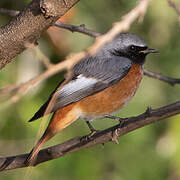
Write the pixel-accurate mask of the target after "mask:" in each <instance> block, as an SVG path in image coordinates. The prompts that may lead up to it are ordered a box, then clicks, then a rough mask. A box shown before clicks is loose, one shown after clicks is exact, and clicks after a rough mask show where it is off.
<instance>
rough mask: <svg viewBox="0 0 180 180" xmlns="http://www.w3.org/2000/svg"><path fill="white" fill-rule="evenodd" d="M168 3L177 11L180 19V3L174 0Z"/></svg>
mask: <svg viewBox="0 0 180 180" xmlns="http://www.w3.org/2000/svg"><path fill="white" fill-rule="evenodd" d="M168 4H169V6H171V7H172V8H173V9H174V10H175V11H176V13H177V15H178V19H179V21H180V5H179V4H176V3H175V2H174V1H173V0H168Z"/></svg>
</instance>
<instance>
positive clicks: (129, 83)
mask: <svg viewBox="0 0 180 180" xmlns="http://www.w3.org/2000/svg"><path fill="white" fill-rule="evenodd" d="M142 76H143V70H142V67H141V66H140V65H138V64H133V65H132V67H131V69H130V71H129V72H128V74H127V75H126V76H125V77H124V78H123V79H122V80H120V81H119V82H118V83H117V84H115V85H113V86H111V87H109V88H106V89H104V90H103V91H100V92H98V93H96V94H94V95H91V96H88V97H86V98H84V99H82V100H81V101H79V102H77V104H78V105H79V108H80V109H81V111H82V114H83V116H85V117H92V118H93V117H100V116H104V115H107V114H112V113H113V112H116V111H118V110H119V109H121V108H122V107H123V106H124V105H126V104H127V103H128V102H129V100H131V98H132V97H133V96H134V94H135V92H136V90H137V89H138V87H139V84H140V82H141V79H142Z"/></svg>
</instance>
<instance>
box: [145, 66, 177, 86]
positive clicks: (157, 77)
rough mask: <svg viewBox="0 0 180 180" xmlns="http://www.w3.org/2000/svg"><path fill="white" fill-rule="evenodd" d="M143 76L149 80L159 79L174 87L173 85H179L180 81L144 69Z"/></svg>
mask: <svg viewBox="0 0 180 180" xmlns="http://www.w3.org/2000/svg"><path fill="white" fill-rule="evenodd" d="M144 75H146V76H148V77H151V78H155V79H159V80H161V81H163V82H166V83H168V84H170V85H171V86H174V85H175V84H180V79H177V78H171V77H167V76H163V75H161V74H157V73H154V72H151V71H148V70H146V69H144Z"/></svg>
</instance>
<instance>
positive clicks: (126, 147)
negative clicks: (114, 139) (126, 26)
mask: <svg viewBox="0 0 180 180" xmlns="http://www.w3.org/2000/svg"><path fill="white" fill-rule="evenodd" d="M27 3H28V1H25V0H19V1H14V0H1V1H0V7H3V8H8V9H16V10H21V9H22V8H23V7H24V6H25V5H26V4H27ZM135 4H136V1H135V0H113V1H111V0H106V1H104V0H99V1H98V2H97V1H95V0H91V1H88V0H83V1H80V2H79V3H78V4H77V5H76V6H75V8H73V10H72V11H71V13H70V14H69V15H68V17H66V18H64V19H63V20H64V21H66V22H69V23H72V24H76V25H80V24H85V25H86V27H87V28H90V29H93V30H95V31H98V32H101V33H104V32H106V31H107V30H108V29H109V28H111V26H112V23H114V22H115V21H118V20H120V18H121V16H122V15H124V14H125V13H127V12H128V11H129V10H131V9H132V8H133V7H134V6H135ZM9 20H10V18H9V17H8V16H2V15H0V25H4V24H6V23H7V22H8V21H9ZM51 31H53V33H51ZM130 31H131V32H133V33H137V34H139V35H140V36H141V37H143V38H144V39H145V40H146V41H147V43H148V44H149V46H150V47H153V48H155V49H159V50H160V54H158V55H150V56H149V57H148V60H147V62H146V65H145V67H146V68H147V69H148V70H151V71H154V72H159V73H162V74H164V75H167V76H171V77H177V78H178V77H180V71H179V69H180V61H179V57H180V48H179V47H180V36H179V31H180V27H179V23H178V21H177V15H176V13H175V12H174V10H173V9H172V8H170V7H169V6H168V3H167V2H166V1H155V0H154V1H152V3H151V4H150V6H149V9H148V12H147V14H146V16H145V17H144V21H143V23H138V22H135V23H134V24H133V25H132V28H131V30H130ZM50 33H51V36H53V37H54V36H56V40H57V41H56V42H55V44H53V43H52V41H51V38H50ZM52 34H53V35H52ZM92 42H93V39H92V38H90V37H88V36H85V35H82V34H78V33H71V32H67V31H65V30H59V29H58V30H57V29H56V30H55V32H54V29H52V28H51V30H49V31H48V33H44V35H43V36H42V38H41V39H40V40H39V46H40V48H41V50H42V51H43V52H44V53H45V54H46V55H47V56H48V57H49V58H50V59H51V61H52V62H53V63H57V62H59V61H60V60H63V59H64V57H65V55H67V54H69V53H73V52H78V51H80V50H83V49H85V48H86V47H88V46H89V45H90V44H91V43H92ZM56 46H58V48H57V47H56ZM42 71H43V66H42V64H41V63H40V62H39V61H38V60H37V57H36V56H35V55H34V54H33V53H32V52H31V51H30V50H26V51H25V52H24V53H22V54H21V55H19V56H18V57H17V58H16V60H15V61H13V62H12V63H10V64H9V65H8V66H6V67H5V68H4V69H2V70H1V72H0V87H4V86H5V85H8V84H15V83H20V82H24V81H27V80H28V79H29V78H32V77H33V76H36V75H38V74H39V73H40V72H42ZM62 78H63V73H60V74H58V75H56V76H53V77H52V78H49V79H48V80H47V81H45V82H44V83H41V84H40V85H38V86H37V87H35V88H32V90H31V91H29V92H28V94H27V95H26V96H24V97H23V98H22V99H20V101H18V102H17V103H11V105H9V104H8V105H7V99H5V98H2V99H1V105H0V114H1V119H0V155H1V156H8V155H14V154H20V153H24V152H28V151H30V149H31V148H32V146H33V143H34V141H35V139H36V134H37V132H38V129H39V124H40V120H38V121H36V122H34V123H28V122H27V121H28V119H30V117H31V116H32V115H33V113H34V112H35V111H36V110H37V109H38V107H39V106H40V105H41V104H42V103H43V102H44V101H45V100H46V99H47V97H48V96H49V94H50V93H51V92H52V90H53V89H54V88H55V87H56V85H57V84H58V83H59V82H60V81H61V80H62ZM179 92H180V86H178V85H176V86H175V87H171V86H169V85H168V84H165V83H163V82H160V81H158V80H154V79H150V78H147V77H144V79H143V82H142V83H141V86H140V88H139V90H138V92H137V94H136V96H135V97H134V99H133V100H132V101H131V102H130V103H129V104H128V105H127V107H126V108H124V109H123V110H121V111H120V112H119V114H118V115H119V116H121V117H127V116H132V115H137V114H139V113H141V112H144V110H145V109H146V107H147V106H151V107H152V108H156V107H159V106H162V105H165V104H169V103H172V102H174V101H176V100H179V99H180V93H179ZM179 119H180V116H175V117H172V118H171V119H170V120H168V121H167V120H164V121H161V122H158V123H156V124H153V125H150V126H147V127H145V128H141V129H139V130H136V131H133V132H132V133H129V134H128V135H126V136H123V137H121V138H119V145H115V144H114V143H107V144H105V147H104V148H103V147H102V146H96V147H93V148H89V149H85V150H82V151H79V152H75V153H72V154H70V155H67V156H65V157H63V158H60V159H56V160H53V161H49V162H46V163H43V164H41V165H39V166H37V167H36V168H33V170H32V172H31V177H30V179H33V180H34V179H40V178H43V179H44V180H46V179H51V180H57V179H63V180H70V179H74V180H79V179H86V180H92V179H93V180H101V179H111V180H121V179H122V180H132V179H133V180H136V179H137V180H144V179H147V180H154V179H158V180H165V179H167V180H174V179H180V141H179V137H180V133H179V131H180V121H179ZM114 124H116V122H114V121H113V120H109V119H108V120H107V119H105V120H101V121H95V122H93V125H94V126H95V127H96V129H104V128H106V127H109V126H111V125H114ZM88 132H89V131H88V129H87V127H86V124H85V123H84V122H83V121H82V120H78V121H76V122H75V123H74V124H73V125H71V126H70V127H68V128H66V129H65V130H64V131H63V132H62V133H60V134H58V135H57V136H56V137H55V138H53V139H52V140H51V141H50V142H49V143H47V144H46V146H48V145H53V144H57V143H60V142H63V141H64V140H67V139H70V138H72V137H74V136H79V135H84V134H87V133H88ZM26 171H27V169H25V168H24V169H17V170H12V171H7V172H3V173H1V174H0V179H3V180H11V179H12V180H16V179H23V178H24V175H25V173H26Z"/></svg>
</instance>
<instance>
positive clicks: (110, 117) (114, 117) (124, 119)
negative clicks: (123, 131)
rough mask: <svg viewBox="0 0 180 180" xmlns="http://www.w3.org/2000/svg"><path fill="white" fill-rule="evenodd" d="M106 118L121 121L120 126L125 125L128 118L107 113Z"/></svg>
mask: <svg viewBox="0 0 180 180" xmlns="http://www.w3.org/2000/svg"><path fill="white" fill-rule="evenodd" d="M105 118H109V119H114V120H116V121H119V126H120V128H122V127H123V125H124V123H125V121H126V119H127V118H120V117H116V116H112V115H106V116H105Z"/></svg>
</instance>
